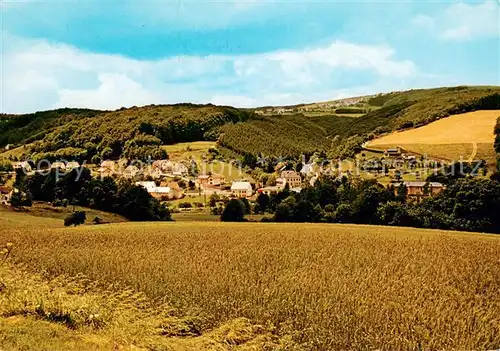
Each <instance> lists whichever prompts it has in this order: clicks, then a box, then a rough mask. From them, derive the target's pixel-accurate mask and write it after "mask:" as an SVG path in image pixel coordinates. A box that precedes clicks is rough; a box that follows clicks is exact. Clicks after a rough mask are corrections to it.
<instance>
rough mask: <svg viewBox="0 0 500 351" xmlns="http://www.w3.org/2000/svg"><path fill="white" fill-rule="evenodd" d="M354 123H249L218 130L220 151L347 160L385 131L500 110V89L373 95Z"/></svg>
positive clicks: (297, 119) (277, 119)
mask: <svg viewBox="0 0 500 351" xmlns="http://www.w3.org/2000/svg"><path fill="white" fill-rule="evenodd" d="M368 103H369V104H370V105H371V106H378V107H379V109H377V110H374V111H372V112H369V113H367V114H365V115H364V116H361V117H358V118H350V117H338V116H321V117H306V116H304V115H301V114H299V115H293V116H273V117H259V118H258V119H255V118H253V119H250V120H248V121H246V122H244V123H238V124H235V125H225V126H223V127H221V128H220V132H221V134H222V137H221V143H220V144H221V146H223V147H226V148H228V149H231V150H232V151H235V152H238V153H245V152H248V153H254V154H255V153H258V152H261V153H263V154H265V155H269V156H288V155H294V156H295V155H298V154H300V153H303V152H310V151H315V150H323V151H329V153H330V156H331V157H350V156H354V154H355V153H356V152H358V151H359V150H360V149H361V145H362V144H363V142H365V141H368V140H370V139H372V138H373V137H375V136H376V135H380V134H383V133H386V132H390V131H394V130H401V129H407V128H413V127H417V126H422V125H425V124H427V123H430V122H432V121H435V120H437V119H439V118H443V117H447V116H449V115H451V114H457V113H463V112H468V111H475V110H480V109H499V108H500V87H455V88H439V89H427V90H411V91H406V92H397V93H389V94H385V95H378V96H376V97H373V98H371V99H369V100H368Z"/></svg>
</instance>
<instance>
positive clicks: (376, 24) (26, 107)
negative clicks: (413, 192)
mask: <svg viewBox="0 0 500 351" xmlns="http://www.w3.org/2000/svg"><path fill="white" fill-rule="evenodd" d="M1 14H2V38H1V39H2V49H1V51H2V70H1V75H2V76H1V82H2V92H1V106H0V107H1V110H2V112H8V113H21V112H31V111H36V110H45V109H51V108H57V107H67V106H71V107H89V108H100V109H115V108H120V107H122V106H133V105H145V104H151V103H155V104H160V103H175V102H197V103H215V104H229V105H235V106H240V107H247V106H262V105H271V104H273V105H281V104H297V103H302V102H313V101H323V100H331V99H336V98H341V97H347V96H356V95H362V94H370V93H377V92H387V91H393V90H404V89H411V88H420V87H435V86H444V85H461V84H478V85H500V67H499V62H500V57H499V55H500V44H499V40H500V38H499V35H500V28H499V26H500V24H499V23H500V17H499V16H500V6H499V3H498V2H497V1H496V0H483V1H465V2H460V1H441V2H437V1H418V2H417V1H415V2H411V1H404V2H402V1H377V2H374V1H350V2H347V1H270V0H269V1H265V0H261V1H241V0H233V1H230V0H226V1H182V0H176V1H132V0H128V1H109V0H108V1H106V0H104V1H100V2H98V1H88V0H87V1H71V0H66V1H57V0H52V1H34V0H32V1H30V0H27V1H9V0H3V1H2V2H1Z"/></svg>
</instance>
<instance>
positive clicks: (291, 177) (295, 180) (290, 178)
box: [280, 171, 302, 188]
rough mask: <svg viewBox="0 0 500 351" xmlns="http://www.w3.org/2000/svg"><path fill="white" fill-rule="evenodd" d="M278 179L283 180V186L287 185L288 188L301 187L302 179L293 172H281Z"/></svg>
mask: <svg viewBox="0 0 500 351" xmlns="http://www.w3.org/2000/svg"><path fill="white" fill-rule="evenodd" d="M280 178H281V179H284V180H285V184H288V186H289V187H290V188H300V186H301V185H302V178H301V176H300V174H298V173H297V172H295V171H283V172H281V177H280Z"/></svg>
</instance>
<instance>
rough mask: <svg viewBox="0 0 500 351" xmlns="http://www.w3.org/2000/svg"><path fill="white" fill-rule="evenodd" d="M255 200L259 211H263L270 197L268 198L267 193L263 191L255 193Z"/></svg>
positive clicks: (267, 205)
mask: <svg viewBox="0 0 500 351" xmlns="http://www.w3.org/2000/svg"><path fill="white" fill-rule="evenodd" d="M256 202H257V204H258V205H259V211H260V212H265V211H266V210H267V208H268V207H269V203H270V202H271V199H270V198H269V195H267V194H265V193H260V194H259V195H257V199H256Z"/></svg>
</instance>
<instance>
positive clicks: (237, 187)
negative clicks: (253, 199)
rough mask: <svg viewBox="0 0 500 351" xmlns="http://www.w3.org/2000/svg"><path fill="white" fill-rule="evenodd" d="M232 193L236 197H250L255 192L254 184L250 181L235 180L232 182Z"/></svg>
mask: <svg viewBox="0 0 500 351" xmlns="http://www.w3.org/2000/svg"><path fill="white" fill-rule="evenodd" d="M231 193H232V194H233V195H234V196H236V197H250V196H252V194H253V190H252V184H250V182H245V181H241V182H233V183H232V184H231Z"/></svg>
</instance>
